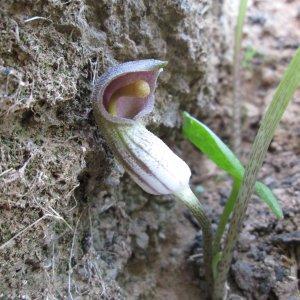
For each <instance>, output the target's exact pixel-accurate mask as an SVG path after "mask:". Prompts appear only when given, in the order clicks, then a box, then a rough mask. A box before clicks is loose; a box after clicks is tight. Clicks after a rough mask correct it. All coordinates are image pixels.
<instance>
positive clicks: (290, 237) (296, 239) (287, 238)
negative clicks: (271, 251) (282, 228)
mask: <svg viewBox="0 0 300 300" xmlns="http://www.w3.org/2000/svg"><path fill="white" fill-rule="evenodd" d="M272 242H273V243H274V244H285V245H292V244H294V245H300V231H294V232H288V233H282V234H277V235H275V236H273V237H272Z"/></svg>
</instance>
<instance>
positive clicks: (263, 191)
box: [255, 182, 283, 219]
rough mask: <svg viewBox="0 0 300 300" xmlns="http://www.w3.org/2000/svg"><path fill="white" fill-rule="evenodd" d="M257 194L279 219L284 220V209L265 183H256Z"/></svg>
mask: <svg viewBox="0 0 300 300" xmlns="http://www.w3.org/2000/svg"><path fill="white" fill-rule="evenodd" d="M255 192H256V194H257V195H258V196H259V197H260V198H261V199H263V200H264V202H265V203H266V204H267V205H268V206H269V207H270V208H271V210H272V211H273V212H274V214H275V215H276V216H277V218H279V219H282V218H283V213H282V209H281V207H280V205H279V203H278V201H277V199H276V197H275V196H274V194H273V193H272V191H271V190H270V189H269V188H268V187H267V186H266V185H264V184H263V183H261V182H256V183H255Z"/></svg>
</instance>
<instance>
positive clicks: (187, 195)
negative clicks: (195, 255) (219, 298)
mask: <svg viewBox="0 0 300 300" xmlns="http://www.w3.org/2000/svg"><path fill="white" fill-rule="evenodd" d="M175 196H176V197H177V198H178V199H179V200H180V201H181V202H183V203H184V204H185V205H186V206H187V207H188V209H189V210H190V211H191V213H192V214H193V216H194V217H195V218H196V220H197V221H198V223H199V224H200V226H201V229H202V233H203V261H204V268H205V279H206V282H207V284H208V291H212V290H213V286H214V276H213V269H212V265H213V264H212V240H213V236H212V229H211V222H210V220H209V218H208V217H207V215H206V213H205V210H204V208H203V206H202V204H201V203H200V202H199V200H198V199H197V197H196V196H195V194H194V193H193V192H192V190H191V189H190V188H189V187H187V188H186V189H185V190H182V191H180V192H178V193H176V194H175Z"/></svg>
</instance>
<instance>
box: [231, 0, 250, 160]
mask: <svg viewBox="0 0 300 300" xmlns="http://www.w3.org/2000/svg"><path fill="white" fill-rule="evenodd" d="M247 2H248V1H247V0H240V6H239V12H238V18H237V24H236V27H235V38H234V39H235V40H234V52H233V102H232V106H233V107H232V112H233V120H232V122H233V126H232V128H233V149H234V152H235V153H236V154H237V156H239V154H240V147H241V99H240V93H239V87H240V61H241V59H240V56H241V44H242V35H243V26H244V21H245V16H246V11H247Z"/></svg>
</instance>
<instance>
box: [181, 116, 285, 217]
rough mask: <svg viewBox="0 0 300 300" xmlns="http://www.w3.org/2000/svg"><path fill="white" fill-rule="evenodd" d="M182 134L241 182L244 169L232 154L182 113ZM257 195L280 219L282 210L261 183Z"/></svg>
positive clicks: (213, 136) (209, 132)
mask: <svg viewBox="0 0 300 300" xmlns="http://www.w3.org/2000/svg"><path fill="white" fill-rule="evenodd" d="M183 134H184V136H185V137H186V138H187V139H188V140H189V141H190V142H192V143H193V144H194V145H195V146H196V147H197V148H198V149H199V150H201V151H202V152H203V153H204V154H205V155H206V156H207V157H208V158H209V159H211V160H212V161H213V162H214V163H215V164H216V165H217V166H218V167H219V168H221V169H223V170H224V171H226V172H227V173H228V174H229V175H230V176H232V177H233V178H234V179H236V180H238V181H242V179H243V176H244V173H245V169H244V167H243V165H242V164H241V162H240V161H239V159H238V158H237V157H236V156H235V155H234V153H233V152H232V151H231V150H230V149H229V148H228V147H227V146H226V145H225V144H224V143H223V142H222V140H221V139H220V138H219V137H218V136H217V135H216V134H215V133H214V132H213V131H212V130H210V129H209V128H208V127H207V126H206V125H204V124H203V123H201V122H200V121H198V120H197V119H195V118H193V117H192V116H191V115H190V114H188V113H187V112H184V113H183ZM255 190H256V193H257V195H258V196H259V197H260V198H261V199H262V200H263V201H264V202H265V203H266V204H267V205H268V206H269V207H270V209H271V210H272V212H273V213H274V214H275V215H276V217H277V218H282V217H283V214H282V210H281V207H280V205H279V203H278V200H277V199H276V197H275V196H274V195H273V193H272V191H271V190H270V189H269V188H268V187H267V186H266V185H264V184H263V183H261V182H257V183H256V184H255Z"/></svg>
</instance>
